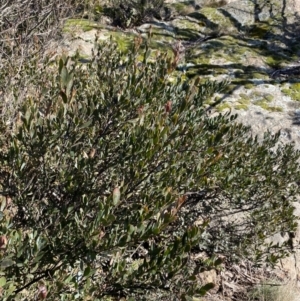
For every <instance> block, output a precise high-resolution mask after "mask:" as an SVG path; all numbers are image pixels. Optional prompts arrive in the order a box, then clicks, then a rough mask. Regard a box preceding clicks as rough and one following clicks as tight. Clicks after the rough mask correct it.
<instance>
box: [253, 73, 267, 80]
mask: <svg viewBox="0 0 300 301" xmlns="http://www.w3.org/2000/svg"><path fill="white" fill-rule="evenodd" d="M252 77H253V78H256V79H268V78H269V76H268V75H267V74H266V73H265V72H254V73H252Z"/></svg>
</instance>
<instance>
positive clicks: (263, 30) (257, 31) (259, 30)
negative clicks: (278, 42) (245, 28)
mask: <svg viewBox="0 0 300 301" xmlns="http://www.w3.org/2000/svg"><path fill="white" fill-rule="evenodd" d="M269 31H270V25H269V24H268V23H259V24H257V25H253V26H252V28H251V29H250V30H249V35H250V36H251V37H252V38H255V39H263V38H264V37H265V36H266V35H267V33H269Z"/></svg>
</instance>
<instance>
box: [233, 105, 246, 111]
mask: <svg viewBox="0 0 300 301" xmlns="http://www.w3.org/2000/svg"><path fill="white" fill-rule="evenodd" d="M234 108H235V109H236V110H247V109H248V106H247V105H246V104H237V105H235V106H234Z"/></svg>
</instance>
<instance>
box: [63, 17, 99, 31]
mask: <svg viewBox="0 0 300 301" xmlns="http://www.w3.org/2000/svg"><path fill="white" fill-rule="evenodd" d="M101 27H102V26H101V24H98V23H96V22H92V21H89V20H86V19H68V20H67V21H66V22H65V24H64V28H63V31H64V32H71V31H72V30H74V28H78V29H80V30H83V31H90V30H92V29H95V28H101Z"/></svg>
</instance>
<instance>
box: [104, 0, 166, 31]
mask: <svg viewBox="0 0 300 301" xmlns="http://www.w3.org/2000/svg"><path fill="white" fill-rule="evenodd" d="M163 11H164V0H154V1H153V0H126V1H114V2H113V6H111V7H106V8H105V9H104V13H105V14H106V15H108V16H110V17H111V18H112V20H113V24H114V25H115V26H120V27H123V28H128V27H134V26H139V25H141V24H143V23H144V22H145V21H147V20H149V19H151V18H153V17H156V18H158V19H160V18H161V15H162V13H163Z"/></svg>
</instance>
